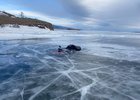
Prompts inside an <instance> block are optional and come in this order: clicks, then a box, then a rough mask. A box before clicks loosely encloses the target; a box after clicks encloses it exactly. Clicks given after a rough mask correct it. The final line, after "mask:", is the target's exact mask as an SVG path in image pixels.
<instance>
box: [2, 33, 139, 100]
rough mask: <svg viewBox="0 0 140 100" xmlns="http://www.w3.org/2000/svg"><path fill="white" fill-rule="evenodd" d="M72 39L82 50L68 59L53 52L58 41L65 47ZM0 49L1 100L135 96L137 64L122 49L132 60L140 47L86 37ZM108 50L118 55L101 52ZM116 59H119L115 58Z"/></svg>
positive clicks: (129, 99) (130, 99)
mask: <svg viewBox="0 0 140 100" xmlns="http://www.w3.org/2000/svg"><path fill="white" fill-rule="evenodd" d="M67 38H69V40H67ZM87 38H88V40H87ZM75 39H76V40H75ZM81 39H82V41H81ZM60 40H61V41H60ZM73 40H75V41H76V44H80V42H79V41H81V45H82V47H84V48H83V50H82V52H76V53H74V54H71V55H68V54H66V55H60V54H58V53H56V50H57V47H58V43H59V44H60V45H61V44H63V45H62V46H65V45H66V43H68V44H69V43H71V42H73ZM55 41H59V42H58V43H57V42H55ZM99 44H101V45H100V46H99ZM116 45H117V46H116ZM0 46H1V47H2V48H1V50H0V65H1V66H0V100H139V98H140V95H139V94H140V79H139V77H140V62H139V61H137V60H135V59H134V60H130V59H129V58H128V59H127V58H125V57H124V56H123V55H125V54H127V53H128V52H127V51H129V53H130V55H131V54H132V55H134V56H137V54H139V51H137V50H138V49H139V48H131V47H128V48H125V46H121V45H118V44H114V45H113V44H105V43H101V39H100V38H98V39H97V40H96V42H95V41H94V42H93V41H92V39H91V38H90V37H86V38H85V41H84V38H83V37H81V36H80V37H78V36H76V38H74V36H70V37H67V36H66V37H63V38H61V39H60V38H55V39H54V38H52V40H14V41H10V42H9V41H1V42H0ZM115 46H116V47H115ZM100 47H101V48H100ZM119 50H120V51H119ZM91 51H92V52H91ZM108 51H109V52H115V54H116V53H117V52H118V53H117V54H119V53H122V54H121V55H119V56H114V55H111V56H110V55H109V53H108V54H105V53H107V52H108ZM116 51H117V52H116ZM133 51H137V52H133ZM99 53H100V54H99ZM108 55H109V56H108ZM120 56H122V58H123V59H121V58H120V59H119V58H117V57H120ZM115 57H116V58H115Z"/></svg>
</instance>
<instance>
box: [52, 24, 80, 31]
mask: <svg viewBox="0 0 140 100" xmlns="http://www.w3.org/2000/svg"><path fill="white" fill-rule="evenodd" d="M53 27H54V29H60V30H77V31H79V30H80V29H76V28H70V27H65V26H59V25H53Z"/></svg>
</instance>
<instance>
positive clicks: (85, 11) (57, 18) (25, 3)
mask: <svg viewBox="0 0 140 100" xmlns="http://www.w3.org/2000/svg"><path fill="white" fill-rule="evenodd" d="M0 5H1V6H0V10H5V11H8V12H11V13H14V14H19V13H20V12H21V11H22V12H24V14H25V16H30V17H34V18H39V19H42V20H46V21H49V22H51V23H53V24H56V25H62V26H70V27H76V28H81V29H92V30H101V31H139V30H140V0H0Z"/></svg>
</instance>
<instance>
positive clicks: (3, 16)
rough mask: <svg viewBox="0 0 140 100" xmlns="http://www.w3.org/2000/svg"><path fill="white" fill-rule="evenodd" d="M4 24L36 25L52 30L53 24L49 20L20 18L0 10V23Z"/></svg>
mask: <svg viewBox="0 0 140 100" xmlns="http://www.w3.org/2000/svg"><path fill="white" fill-rule="evenodd" d="M5 24H14V25H26V26H36V27H39V28H43V29H45V28H48V29H50V30H54V27H53V25H52V24H51V23H49V22H45V21H42V20H38V19H32V18H20V17H16V16H14V15H12V14H10V13H7V12H5V11H0V25H5Z"/></svg>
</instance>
